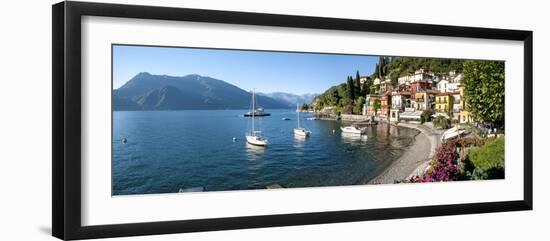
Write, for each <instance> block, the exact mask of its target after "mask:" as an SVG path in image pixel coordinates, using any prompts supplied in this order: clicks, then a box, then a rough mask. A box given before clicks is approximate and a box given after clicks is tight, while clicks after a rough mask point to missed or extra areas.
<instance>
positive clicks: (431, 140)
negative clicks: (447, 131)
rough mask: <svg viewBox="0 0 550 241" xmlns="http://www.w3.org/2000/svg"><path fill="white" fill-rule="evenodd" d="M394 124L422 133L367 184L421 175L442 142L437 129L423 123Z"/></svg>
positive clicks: (390, 182)
mask: <svg viewBox="0 0 550 241" xmlns="http://www.w3.org/2000/svg"><path fill="white" fill-rule="evenodd" d="M392 125H395V126H398V127H405V128H410V129H415V130H417V131H420V133H418V134H417V135H416V136H415V137H414V143H413V144H412V145H411V146H410V147H409V148H408V149H407V150H406V151H405V153H403V155H402V156H401V157H399V158H398V159H397V160H395V161H394V162H392V163H391V164H390V165H389V166H388V167H386V169H384V170H383V171H382V172H381V173H380V174H378V175H377V176H375V177H374V178H372V179H370V180H369V181H367V182H366V184H393V183H394V182H395V181H397V180H403V179H408V178H410V177H412V176H416V175H421V174H422V173H424V171H425V170H426V168H427V167H428V164H429V162H430V160H432V159H433V156H434V155H435V149H436V148H437V146H438V145H439V143H440V140H439V139H440V136H441V134H440V133H439V132H437V131H436V130H435V129H433V128H432V127H429V126H426V125H423V124H412V123H398V124H392Z"/></svg>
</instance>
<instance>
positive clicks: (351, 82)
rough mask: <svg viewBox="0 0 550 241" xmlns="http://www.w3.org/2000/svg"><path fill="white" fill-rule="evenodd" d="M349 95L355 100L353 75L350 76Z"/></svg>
mask: <svg viewBox="0 0 550 241" xmlns="http://www.w3.org/2000/svg"><path fill="white" fill-rule="evenodd" d="M348 96H349V98H350V99H352V100H355V85H354V84H353V78H351V76H348Z"/></svg>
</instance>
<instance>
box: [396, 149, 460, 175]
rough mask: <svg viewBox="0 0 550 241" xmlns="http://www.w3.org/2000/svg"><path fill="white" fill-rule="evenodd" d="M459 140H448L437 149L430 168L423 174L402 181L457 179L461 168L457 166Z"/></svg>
mask: <svg viewBox="0 0 550 241" xmlns="http://www.w3.org/2000/svg"><path fill="white" fill-rule="evenodd" d="M458 157H459V155H458V152H457V141H456V140H452V141H447V142H445V143H443V144H441V145H440V146H439V147H438V148H437V149H436V154H435V157H434V159H433V160H432V161H431V162H430V168H429V170H428V171H427V172H426V173H424V175H422V176H414V177H411V178H410V179H407V180H404V181H401V182H442V181H452V180H457V179H458V177H459V170H458V166H457V159H458Z"/></svg>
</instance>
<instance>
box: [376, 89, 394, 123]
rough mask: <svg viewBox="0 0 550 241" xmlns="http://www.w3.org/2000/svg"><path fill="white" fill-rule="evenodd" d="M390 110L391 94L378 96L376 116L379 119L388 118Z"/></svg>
mask: <svg viewBox="0 0 550 241" xmlns="http://www.w3.org/2000/svg"><path fill="white" fill-rule="evenodd" d="M390 108H391V93H389V92H384V93H381V94H380V110H378V114H379V116H380V118H388V116H389V112H390Z"/></svg>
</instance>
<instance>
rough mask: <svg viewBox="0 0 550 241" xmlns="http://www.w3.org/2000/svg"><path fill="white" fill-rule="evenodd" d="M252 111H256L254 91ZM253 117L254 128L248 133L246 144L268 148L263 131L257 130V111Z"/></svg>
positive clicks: (253, 112) (252, 112) (252, 113)
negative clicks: (255, 121)
mask: <svg viewBox="0 0 550 241" xmlns="http://www.w3.org/2000/svg"><path fill="white" fill-rule="evenodd" d="M252 110H255V99H254V91H252ZM251 115H252V116H251V117H252V128H251V129H250V132H248V133H246V142H247V143H248V144H251V145H255V146H267V138H265V137H264V136H263V135H262V132H261V131H257V130H255V126H254V119H255V111H251Z"/></svg>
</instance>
